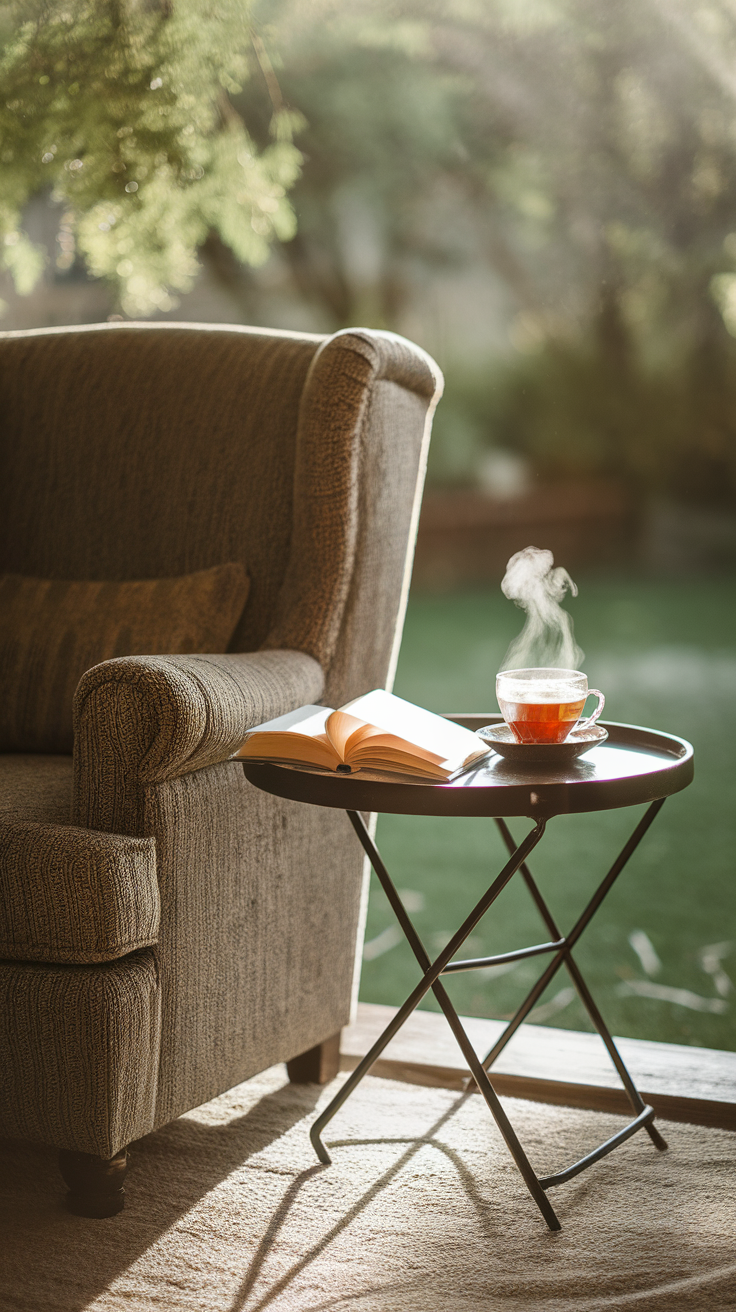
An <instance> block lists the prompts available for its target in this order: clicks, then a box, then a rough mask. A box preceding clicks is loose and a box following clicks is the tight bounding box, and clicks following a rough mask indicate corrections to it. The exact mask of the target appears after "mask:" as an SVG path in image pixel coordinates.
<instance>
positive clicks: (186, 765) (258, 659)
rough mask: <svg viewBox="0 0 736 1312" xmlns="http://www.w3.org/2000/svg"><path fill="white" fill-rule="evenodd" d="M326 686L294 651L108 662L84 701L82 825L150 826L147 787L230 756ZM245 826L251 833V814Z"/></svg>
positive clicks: (79, 745) (77, 756)
mask: <svg viewBox="0 0 736 1312" xmlns="http://www.w3.org/2000/svg"><path fill="white" fill-rule="evenodd" d="M322 687H323V675H322V671H321V669H320V667H319V665H318V664H317V662H316V661H314V660H312V658H311V657H310V656H305V655H304V654H302V653H301V652H294V651H291V652H290V651H269V652H253V653H252V654H250V655H245V654H242V655H230V656H167V657H164V656H159V657H155V656H140V657H137V658H136V657H131V658H130V659H122V660H117V661H108V662H106V663H105V664H104V665H98V666H97V667H96V668H95V669H94V670H90V671H89V673H88V674H86V675H85V677H84V678H83V679H82V681H81V683H80V685H79V688H78V690H77V694H76V697H75V699H74V715H75V748H74V769H75V790H74V809H73V819H74V823H75V824H79V825H87V826H89V827H90V828H92V829H103V830H108V831H109V830H113V831H116V832H119V833H128V834H144V833H147V832H149V831H148V830H147V829H146V828H145V825H144V819H143V805H144V793H145V789H146V787H147V786H150V785H152V784H158V783H161V782H163V781H164V780H166V779H172V778H176V777H177V776H178V775H182V774H187V773H189V772H191V771H192V770H200V769H202V768H203V767H204V766H207V765H212V764H214V763H216V762H218V761H225V760H227V759H228V758H229V757H230V756H232V755H233V753H234V752H235V751H236V750H237V748H238V747H239V746H240V744H241V743H242V741H243V738H244V736H245V733H246V731H247V730H248V729H250V728H251V727H252V726H253V725H255V724H262V723H263V721H264V720H270V719H272V718H273V717H275V716H277V715H283V714H284V713H285V712H286V711H290V710H293V709H294V708H295V707H297V706H302V705H304V703H306V702H317V701H319V699H320V697H321V695H322ZM237 823H238V824H239V825H240V826H241V827H242V828H243V832H244V833H245V834H247V833H248V829H249V826H248V821H247V819H246V817H244V816H238V817H237Z"/></svg>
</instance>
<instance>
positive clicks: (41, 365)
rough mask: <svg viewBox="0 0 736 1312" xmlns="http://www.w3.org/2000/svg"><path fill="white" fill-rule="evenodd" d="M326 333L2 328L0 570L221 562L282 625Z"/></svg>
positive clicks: (182, 569)
mask: <svg viewBox="0 0 736 1312" xmlns="http://www.w3.org/2000/svg"><path fill="white" fill-rule="evenodd" d="M320 341H321V338H318V337H308V336H305V335H303V334H298V333H288V334H287V333H283V334H279V333H276V332H273V331H268V332H266V331H259V330H254V329H248V328H239V327H220V326H206V327H199V326H197V325H195V324H164V323H162V324H127V323H123V324H95V325H90V326H84V327H79V328H61V329H40V330H35V331H33V332H18V333H2V334H0V434H1V436H0V571H1V572H12V573H16V574H28V575H32V576H34V577H37V578H69V579H137V578H155V577H159V576H160V577H165V576H172V575H176V574H188V573H190V572H191V571H192V570H198V569H205V568H207V567H208V566H210V565H218V564H220V563H221V562H222V561H225V560H238V561H240V562H241V563H242V564H243V565H245V566H246V568H247V570H248V574H249V576H250V580H251V590H250V594H249V599H248V605H247V606H246V609H245V612H244V615H243V619H242V621H241V623H240V625H239V626H238V629H237V631H236V634H235V637H234V638H233V642H232V649H233V650H234V651H252V650H253V649H254V648H256V647H258V646H259V645H260V644H261V642H262V641H263V638H264V637H265V635H266V633H267V632H268V629H269V627H270V624H271V617H272V614H273V610H274V607H275V604H276V599H277V596H278V592H279V588H280V586H281V580H282V577H283V573H284V569H285V567H286V560H287V557H288V553H289V546H290V542H291V530H292V498H293V483H294V479H293V471H294V453H295V446H296V436H297V419H298V413H299V403H300V399H301V394H302V389H303V386H304V380H305V378H306V375H307V371H308V369H309V366H310V364H311V361H312V358H313V356H314V354H315V351H316V350H317V347H318V346H319V344H320Z"/></svg>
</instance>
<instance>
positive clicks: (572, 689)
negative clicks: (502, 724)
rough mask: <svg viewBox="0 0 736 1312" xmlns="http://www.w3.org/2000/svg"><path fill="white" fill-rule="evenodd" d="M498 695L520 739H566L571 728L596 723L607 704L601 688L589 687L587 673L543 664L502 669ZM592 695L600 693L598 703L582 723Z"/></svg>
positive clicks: (517, 739) (551, 740)
mask: <svg viewBox="0 0 736 1312" xmlns="http://www.w3.org/2000/svg"><path fill="white" fill-rule="evenodd" d="M496 696H497V698H498V705H499V709H500V711H501V714H502V716H503V718H504V720H505V721H506V723H507V725H508V726H509V729H510V730H511V732H512V734H513V735H514V738H515V739H516V741H517V743H564V741H565V739H566V738H567V735H568V734H569V733H570V731H571V730H572V729H575V728H577V729H578V730H581V729H589V728H590V727H591V725H593V724H595V722H596V720H597V719H598V717H599V715H600V714H601V711H602V710H603V707H604V706H605V704H606V699H605V697H604V696H603V693H602V692H599V691H598V689H597V688H588V678H587V675H585V674H583V673H582V672H581V671H580V670H556V669H553V668H551V667H550V668H546V667H544V666H542V667H540V668H538V669H528V670H503V671H502V672H501V674H498V675H497V676H496ZM589 696H593V697H598V699H599V701H598V705H597V706H596V708H595V710H594V712H593V714H592V715H590V716H588V719H587V720H583V721H582V723H580V722H579V721H580V716H581V715H582V713H583V707H584V706H585V701H586V698H587V697H589Z"/></svg>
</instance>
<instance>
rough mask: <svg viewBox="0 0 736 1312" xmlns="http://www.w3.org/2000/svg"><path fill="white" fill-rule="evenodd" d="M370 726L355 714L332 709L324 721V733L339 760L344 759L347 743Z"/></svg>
mask: <svg viewBox="0 0 736 1312" xmlns="http://www.w3.org/2000/svg"><path fill="white" fill-rule="evenodd" d="M371 728H372V725H370V724H366V722H365V720H359V719H358V718H357V717H356V716H355V715H348V714H347V713H346V712H345V711H333V712H332V714H331V715H328V717H327V720H326V721H325V733H326V734H327V737H328V738H329V740H330V742H331V743H332V745H333V747H334V749H335V751H336V752H337V755H338V756H339V758H340V760H341V761H344V760H345V759H346V749H347V747H348V744H349V743H352V741H353V739H354V738H356V737H359V736H360V735H361V734H362V732H363V731H365V730H370V729H371Z"/></svg>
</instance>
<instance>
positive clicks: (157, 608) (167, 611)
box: [0, 563, 248, 753]
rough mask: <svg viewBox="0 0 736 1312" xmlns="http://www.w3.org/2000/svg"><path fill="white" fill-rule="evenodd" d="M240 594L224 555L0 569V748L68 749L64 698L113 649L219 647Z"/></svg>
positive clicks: (243, 582) (149, 651)
mask: <svg viewBox="0 0 736 1312" xmlns="http://www.w3.org/2000/svg"><path fill="white" fill-rule="evenodd" d="M247 595H248V576H247V574H246V572H245V570H244V568H243V566H242V565H240V564H236V563H231V564H227V565H217V566H215V567H214V568H212V569H205V570H199V571H198V572H197V573H195V574H185V575H182V576H181V577H179V578H164V579H141V580H129V581H125V582H117V583H106V582H100V581H86V582H84V581H69V580H61V579H54V580H50V579H32V578H23V577H22V576H21V575H18V574H6V575H4V576H3V577H1V578H0V752H65V753H67V752H71V750H72V745H73V732H72V699H73V696H74V690H75V688H76V686H77V684H78V683H79V680H80V679H81V677H82V675H83V674H84V673H85V671H86V670H88V669H91V668H92V666H94V665H99V664H100V663H101V662H102V661H106V660H110V659H112V658H113V657H116V656H144V655H146V656H154V655H169V654H174V653H185V652H187V653H188V652H224V651H225V650H226V649H227V646H228V644H229V642H230V638H231V637H232V634H233V631H234V629H235V626H236V625H237V623H238V620H239V619H240V615H241V613H242V610H243V607H244V605H245V602H246V598H247Z"/></svg>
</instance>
